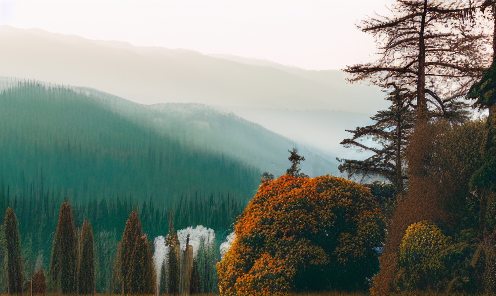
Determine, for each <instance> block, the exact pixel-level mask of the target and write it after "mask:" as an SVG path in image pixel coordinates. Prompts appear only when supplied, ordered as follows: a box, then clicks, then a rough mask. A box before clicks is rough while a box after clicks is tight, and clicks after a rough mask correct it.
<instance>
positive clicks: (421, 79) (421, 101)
mask: <svg viewBox="0 0 496 296" xmlns="http://www.w3.org/2000/svg"><path fill="white" fill-rule="evenodd" d="M426 15H427V0H424V7H423V11H422V21H421V23H420V32H419V44H418V46H419V55H418V61H419V62H418V74H417V75H418V80H417V114H418V119H420V120H421V121H426V119H427V100H426V98H425V38H424V34H425V18H426Z"/></svg>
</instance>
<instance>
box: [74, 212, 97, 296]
mask: <svg viewBox="0 0 496 296" xmlns="http://www.w3.org/2000/svg"><path fill="white" fill-rule="evenodd" d="M78 272H79V275H78V293H79V294H94V293H95V255H94V243H93V229H92V227H91V224H90V222H88V221H84V222H83V229H82V230H81V247H80V252H79V269H78Z"/></svg>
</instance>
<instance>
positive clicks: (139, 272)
mask: <svg viewBox="0 0 496 296" xmlns="http://www.w3.org/2000/svg"><path fill="white" fill-rule="evenodd" d="M130 261H131V265H130V266H129V269H128V272H127V274H126V285H128V289H129V293H130V294H139V295H143V294H154V293H155V272H154V268H153V261H152V255H151V252H150V244H149V243H148V239H147V237H146V235H142V236H139V237H136V243H135V245H134V249H133V252H132V255H131V260H130Z"/></svg>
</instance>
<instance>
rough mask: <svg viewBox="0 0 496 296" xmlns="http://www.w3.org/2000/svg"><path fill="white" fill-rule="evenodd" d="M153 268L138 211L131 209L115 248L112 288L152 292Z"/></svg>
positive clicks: (134, 292) (134, 291)
mask: <svg viewBox="0 0 496 296" xmlns="http://www.w3.org/2000/svg"><path fill="white" fill-rule="evenodd" d="M153 270H154V268H153V262H152V256H151V251H150V245H149V243H148V240H147V238H146V235H143V229H142V226H141V221H140V219H139V216H138V212H137V211H132V212H131V214H130V215H129V218H128V220H127V222H126V227H125V228H124V233H123V234H122V240H121V241H120V243H119V247H118V250H117V257H116V263H115V270H114V272H115V273H116V274H115V275H114V288H116V287H120V292H121V293H123V294H153V293H154V288H155V282H154V280H155V275H154V272H153ZM114 291H115V289H114Z"/></svg>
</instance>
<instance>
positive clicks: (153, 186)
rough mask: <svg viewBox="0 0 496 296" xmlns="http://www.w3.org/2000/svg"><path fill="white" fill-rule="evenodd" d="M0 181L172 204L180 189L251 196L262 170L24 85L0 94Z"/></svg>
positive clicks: (85, 99)
mask: <svg viewBox="0 0 496 296" xmlns="http://www.w3.org/2000/svg"><path fill="white" fill-rule="evenodd" d="M0 120H1V121H0V126H1V130H2V132H1V134H0V154H2V159H4V160H5V161H3V162H2V163H1V171H0V180H2V183H3V184H5V186H8V187H9V190H10V194H11V195H15V194H18V195H22V194H23V193H24V192H25V191H26V190H28V189H29V188H30V187H31V186H33V184H38V183H40V182H42V183H43V184H44V185H43V186H44V187H46V188H50V189H51V190H55V191H57V192H62V194H63V195H67V196H70V197H74V199H75V200H77V201H87V200H89V199H90V198H100V197H107V198H109V197H116V196H120V197H124V196H133V197H134V198H135V199H138V200H144V199H149V198H152V199H153V200H154V201H155V202H158V203H160V204H172V203H174V202H177V201H178V198H179V197H180V196H181V195H194V194H195V193H202V194H207V195H208V194H219V193H225V194H228V193H229V194H231V195H233V196H236V197H237V198H240V199H245V200H246V199H247V198H249V197H251V196H252V195H253V193H254V191H255V189H256V188H257V184H258V183H257V182H259V174H260V172H259V171H258V170H257V169H255V168H253V167H249V166H247V165H245V164H242V163H240V162H237V161H234V160H232V159H230V158H228V157H226V156H223V155H221V154H215V153H211V152H208V151H207V150H206V149H205V150H200V149H198V147H189V146H187V145H183V144H180V143H179V142H178V141H175V140H172V139H171V138H169V137H168V136H167V135H165V134H162V135H160V134H158V133H157V132H156V131H155V130H153V129H151V128H146V127H142V126H139V125H138V124H136V123H134V122H132V121H130V120H127V119H125V118H123V117H122V116H120V115H118V114H115V113H113V112H112V111H109V110H106V109H104V108H102V107H100V106H99V104H98V103H97V100H96V99H94V98H92V97H91V96H87V95H85V94H81V93H77V92H75V91H72V90H69V89H66V88H63V87H45V86H43V85H40V84H37V83H24V84H21V85H20V86H19V87H16V88H11V89H8V90H5V91H4V92H2V93H0Z"/></svg>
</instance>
